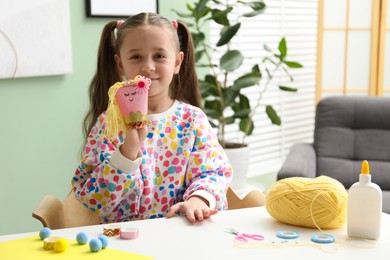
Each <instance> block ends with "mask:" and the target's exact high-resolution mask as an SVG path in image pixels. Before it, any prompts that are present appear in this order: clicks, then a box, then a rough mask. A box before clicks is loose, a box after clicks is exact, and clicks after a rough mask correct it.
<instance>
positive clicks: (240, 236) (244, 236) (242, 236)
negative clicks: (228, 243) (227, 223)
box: [226, 228, 264, 242]
mask: <svg viewBox="0 0 390 260" xmlns="http://www.w3.org/2000/svg"><path fill="white" fill-rule="evenodd" d="M226 232H228V233H231V234H233V235H236V237H235V240H236V241H239V242H249V240H256V241H262V240H264V237H263V236H262V235H258V234H248V233H240V232H238V231H237V230H235V229H234V228H227V229H226Z"/></svg>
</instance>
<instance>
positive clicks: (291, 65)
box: [283, 61, 303, 69]
mask: <svg viewBox="0 0 390 260" xmlns="http://www.w3.org/2000/svg"><path fill="white" fill-rule="evenodd" d="M283 63H284V64H286V65H287V66H288V67H289V68H293V69H295V68H303V66H302V64H300V63H298V62H295V61H283Z"/></svg>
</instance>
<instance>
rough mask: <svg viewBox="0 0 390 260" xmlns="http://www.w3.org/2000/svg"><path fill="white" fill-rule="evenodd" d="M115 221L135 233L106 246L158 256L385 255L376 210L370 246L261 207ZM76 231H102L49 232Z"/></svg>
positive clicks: (389, 250)
mask: <svg viewBox="0 0 390 260" xmlns="http://www.w3.org/2000/svg"><path fill="white" fill-rule="evenodd" d="M121 225H122V226H123V227H125V226H128V227H134V228H138V229H139V235H140V236H139V238H138V239H135V240H122V239H120V238H118V237H113V238H109V247H110V248H115V249H120V250H124V251H129V252H132V253H136V254H142V255H146V256H151V257H154V258H156V259H161V260H165V259H185V260H191V259H194V260H195V259H196V260H202V259H205V260H208V259H218V260H219V259H240V260H246V259H260V260H262V259H264V260H271V259H272V260H274V259H275V260H276V259H277V260H279V259H299V260H302V259H315V260H320V259H326V260H329V259H332V260H334V259H343V260H344V259H353V260H358V259H372V260H382V259H383V260H384V259H386V260H389V259H390V215H388V214H385V213H383V215H382V227H381V235H380V238H379V239H378V240H376V241H375V246H374V247H372V245H371V247H372V248H357V247H352V246H350V245H347V244H345V242H344V241H345V239H347V238H348V236H347V232H346V227H344V228H340V229H336V230H326V231H324V233H326V234H331V235H333V236H335V237H336V243H335V244H328V245H321V244H316V243H314V242H311V241H310V237H311V235H313V234H319V233H321V232H320V231H319V230H316V229H308V228H300V227H294V226H289V225H285V224H281V223H278V222H276V221H275V220H274V219H272V218H271V217H270V216H269V214H268V212H267V211H266V209H265V207H257V208H247V209H240V210H229V211H224V212H219V213H218V214H217V215H215V216H213V217H212V218H211V219H208V220H206V221H203V222H199V223H195V224H191V223H189V222H188V221H187V219H186V218H185V217H174V218H170V219H167V218H161V219H153V220H142V221H133V222H126V223H121ZM229 227H234V228H235V229H237V230H239V231H241V232H248V233H258V234H261V235H263V236H265V238H266V239H265V241H264V242H263V244H267V245H271V246H272V245H274V246H275V245H276V246H277V247H278V248H275V247H274V248H264V247H263V248H260V247H256V248H251V249H248V248H239V247H236V246H235V245H236V244H235V242H234V236H233V235H231V234H229V233H226V232H225V228H229ZM279 230H295V231H298V232H300V233H301V237H300V238H299V239H297V240H289V241H288V242H287V243H282V241H283V240H282V239H279V238H277V237H276V236H275V234H276V232H277V231H279ZM38 231H39V230H38ZM38 231H37V232H38ZM80 231H84V232H87V233H88V234H89V236H90V237H94V236H98V235H100V234H102V232H103V225H97V226H87V227H79V228H69V229H60V230H53V231H52V235H53V236H61V237H65V238H69V239H75V237H76V234H77V233H78V232H80ZM37 232H35V233H37ZM31 234H34V233H24V234H13V235H5V236H0V241H7V240H11V239H16V238H23V237H26V236H29V235H31ZM272 242H274V243H272ZM355 242H356V241H355ZM364 245H369V244H364ZM336 246H337V247H338V248H336ZM323 249H325V250H323ZM336 249H337V250H336ZM329 251H333V253H332V252H329Z"/></svg>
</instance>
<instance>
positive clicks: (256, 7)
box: [243, 1, 266, 17]
mask: <svg viewBox="0 0 390 260" xmlns="http://www.w3.org/2000/svg"><path fill="white" fill-rule="evenodd" d="M247 5H249V6H250V7H251V8H252V10H253V11H252V12H250V13H246V14H244V15H243V16H244V17H254V16H256V15H259V14H261V13H263V12H264V10H265V7H266V6H265V3H264V2H262V1H257V2H249V3H247Z"/></svg>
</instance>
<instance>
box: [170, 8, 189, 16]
mask: <svg viewBox="0 0 390 260" xmlns="http://www.w3.org/2000/svg"><path fill="white" fill-rule="evenodd" d="M172 11H173V12H174V13H176V14H177V15H178V16H179V17H183V18H191V17H193V16H192V14H185V13H181V12H179V11H176V10H174V9H172Z"/></svg>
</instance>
